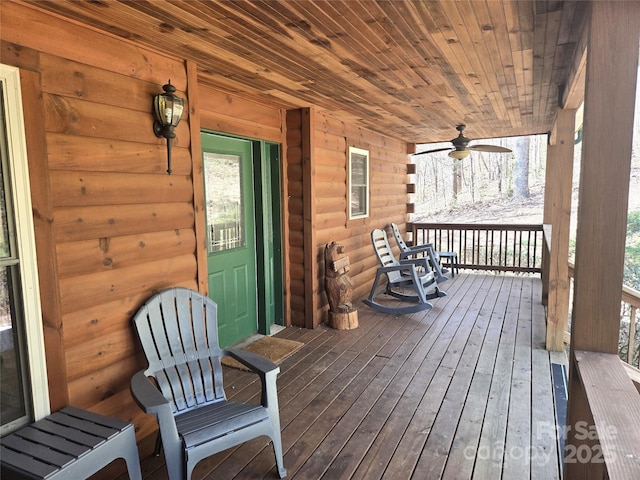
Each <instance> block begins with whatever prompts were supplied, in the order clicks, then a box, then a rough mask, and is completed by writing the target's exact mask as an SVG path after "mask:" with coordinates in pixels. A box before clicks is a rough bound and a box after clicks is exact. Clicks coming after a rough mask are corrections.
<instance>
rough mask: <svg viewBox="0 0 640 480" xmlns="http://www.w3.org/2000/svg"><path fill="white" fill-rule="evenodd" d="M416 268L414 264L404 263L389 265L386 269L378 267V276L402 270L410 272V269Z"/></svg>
mask: <svg viewBox="0 0 640 480" xmlns="http://www.w3.org/2000/svg"><path fill="white" fill-rule="evenodd" d="M412 267H413V268H415V265H414V264H413V262H409V263H407V264H404V263H399V264H397V265H387V266H386V267H378V270H377V272H378V275H379V274H381V273H388V272H397V271H400V270H408V269H410V268H412Z"/></svg>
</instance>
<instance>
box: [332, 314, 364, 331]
mask: <svg viewBox="0 0 640 480" xmlns="http://www.w3.org/2000/svg"><path fill="white" fill-rule="evenodd" d="M329 326H330V327H331V328H335V329H336V330H352V329H354V328H358V311H357V310H353V311H351V312H346V313H333V312H329Z"/></svg>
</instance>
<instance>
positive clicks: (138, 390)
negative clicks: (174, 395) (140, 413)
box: [131, 370, 171, 416]
mask: <svg viewBox="0 0 640 480" xmlns="http://www.w3.org/2000/svg"><path fill="white" fill-rule="evenodd" d="M131 394H132V395H133V398H134V399H135V401H136V403H137V404H138V405H139V406H140V408H142V410H144V412H145V413H154V414H156V416H159V415H160V414H164V413H166V412H163V410H165V409H167V410H168V413H169V414H171V405H170V404H169V401H168V400H167V399H166V398H164V395H162V392H160V390H158V388H157V387H156V386H155V385H154V384H153V383H151V381H150V380H149V379H148V378H147V375H146V374H145V371H144V370H141V371H139V372H137V373H136V374H135V375H134V376H133V377H132V378H131Z"/></svg>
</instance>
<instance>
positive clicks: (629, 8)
mask: <svg viewBox="0 0 640 480" xmlns="http://www.w3.org/2000/svg"><path fill="white" fill-rule="evenodd" d="M638 18H640V3H639V2H592V3H591V18H590V24H591V25H590V33H589V38H588V43H587V66H586V86H585V103H584V137H583V146H582V163H581V170H580V202H579V206H578V230H577V236H576V267H575V284H574V300H573V316H572V324H571V355H570V357H571V358H570V364H569V368H570V371H569V403H568V411H567V426H568V427H569V428H568V435H567V449H566V450H565V452H566V453H568V452H571V451H573V452H574V453H576V452H578V451H581V449H580V448H579V447H581V446H582V445H586V447H587V449H588V451H590V452H591V451H592V450H590V447H592V442H590V441H589V440H587V439H583V438H584V429H577V428H576V427H577V426H580V425H582V426H585V425H592V420H591V418H590V417H591V415H590V411H589V406H588V402H587V401H586V398H585V393H584V389H583V388H582V385H581V384H580V378H579V375H578V372H577V367H576V363H575V351H576V350H587V351H596V352H608V353H617V350H618V335H619V327H620V298H621V294H622V278H623V261H624V246H625V236H626V226H627V203H628V195H629V175H630V165H631V145H632V137H633V116H634V107H635V105H634V103H635V102H634V99H635V92H636V76H637V73H638V43H639V42H638V41H639V31H640V22H638ZM602 374H603V375H606V372H602ZM582 422H586V423H584V424H582ZM583 450H584V449H583ZM593 452H594V454H593V455H590V456H589V457H588V458H586V459H584V460H580V459H581V457H580V456H577V457H576V456H574V457H573V460H574V462H573V463H569V462H567V463H565V478H566V479H568V480H573V479H595V478H597V479H602V478H604V466H603V464H602V463H596V462H597V461H598V458H599V457H598V456H597V452H596V451H593ZM600 458H601V457H600ZM565 461H567V457H566V458H565Z"/></svg>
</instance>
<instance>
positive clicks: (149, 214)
mask: <svg viewBox="0 0 640 480" xmlns="http://www.w3.org/2000/svg"><path fill="white" fill-rule="evenodd" d="M2 13H3V15H2V19H1V27H2V28H0V55H1V57H2V59H1V61H2V63H4V64H8V65H12V66H16V67H18V68H20V69H21V79H22V82H23V103H24V115H25V123H26V132H27V151H28V156H29V167H30V171H31V184H32V197H33V198H32V202H33V206H34V221H35V228H36V247H37V254H38V265H39V274H40V283H41V297H42V305H43V315H44V319H43V321H44V328H45V344H46V345H45V346H46V355H47V368H48V375H49V382H50V394H51V408H52V410H57V409H59V408H61V407H62V406H65V405H67V404H73V405H76V406H79V407H83V408H88V409H90V410H93V411H96V412H99V413H103V414H106V415H112V416H115V417H118V418H122V419H124V420H131V421H133V422H134V423H135V424H136V429H137V432H138V438H143V437H146V436H148V435H149V434H150V433H151V432H152V431H154V430H155V428H156V426H155V421H154V420H153V418H152V417H150V416H145V415H143V414H142V413H141V411H140V410H139V409H138V407H137V406H136V405H135V403H134V401H133V399H132V398H131V396H130V393H129V380H130V378H131V376H132V375H133V373H134V372H135V371H137V370H138V369H140V368H142V367H143V366H144V364H145V362H144V360H143V358H142V356H141V353H140V350H139V349H138V347H137V344H136V340H135V338H134V333H133V330H132V328H131V325H130V320H131V317H132V316H133V314H134V313H135V311H136V310H137V309H138V307H139V306H140V305H141V303H142V302H143V301H144V300H146V299H147V298H148V297H149V296H150V295H151V294H152V293H153V292H154V291H156V290H159V289H162V288H165V287H167V286H174V285H181V286H186V287H190V288H194V289H200V290H203V289H206V280H203V267H202V258H203V256H204V253H203V252H204V248H205V239H204V233H203V230H204V229H203V228H201V227H203V225H204V223H203V220H202V217H201V216H202V215H203V208H202V207H203V195H202V181H201V179H202V173H201V168H200V145H199V133H200V129H205V130H211V131H216V132H223V133H228V134H233V135H238V136H244V137H250V138H255V139H261V140H267V141H272V142H277V143H281V144H282V146H283V148H282V157H283V160H282V174H283V179H284V181H283V186H282V187H283V199H282V200H283V218H284V220H285V224H284V225H285V226H284V232H283V235H284V237H283V238H284V239H285V242H283V243H284V245H283V247H284V252H283V257H284V262H285V265H284V268H283V271H284V275H285V307H286V308H285V312H286V315H287V318H286V319H285V321H286V323H287V324H293V325H299V326H307V327H315V326H317V325H319V324H320V323H321V322H323V321H324V320H325V318H326V312H327V299H326V295H325V293H324V259H323V249H324V245H325V244H326V243H328V242H331V241H337V242H340V243H342V244H343V245H344V246H345V247H346V251H347V254H348V255H349V257H350V260H351V271H350V274H351V277H352V280H353V283H354V286H355V289H354V298H355V299H360V298H362V297H364V296H366V294H367V293H368V291H369V288H370V287H371V284H372V282H373V278H374V275H375V268H376V266H377V265H376V260H375V257H374V255H373V251H372V248H371V242H370V237H369V234H370V232H371V230H372V229H374V228H378V227H384V226H385V225H387V224H388V223H390V222H396V223H398V224H400V225H401V227H403V226H404V223H405V222H406V220H407V214H406V207H405V205H406V202H407V193H406V187H405V184H406V183H407V173H406V172H407V167H406V164H407V162H408V158H407V149H406V148H407V147H406V145H405V144H403V143H401V142H399V141H396V140H393V139H391V138H388V137H384V136H382V135H378V134H374V133H372V132H370V131H367V130H365V129H362V128H360V127H358V126H356V125H349V124H345V123H344V122H342V121H340V120H338V119H336V118H333V117H331V115H330V114H329V113H325V112H322V113H320V112H316V111H314V110H313V109H300V110H290V111H287V112H284V111H283V110H279V109H277V108H273V107H266V106H263V105H258V104H256V103H254V102H248V101H246V100H243V99H241V98H239V97H236V96H233V95H228V94H223V93H221V92H218V91H215V90H213V89H211V88H208V87H204V86H202V85H198V84H197V66H196V65H194V64H191V63H186V64H185V62H183V61H181V60H180V59H172V58H167V57H166V56H164V55H161V54H159V53H158V52H153V51H149V50H147V49H143V48H141V47H139V46H136V45H135V44H134V43H132V42H130V41H126V40H122V39H120V38H118V37H115V36H109V35H104V34H100V33H97V32H96V31H94V30H91V29H88V28H85V27H82V26H80V25H77V24H74V23H71V22H69V21H68V20H63V19H61V18H58V17H56V16H54V15H51V14H47V13H44V12H43V11H41V10H40V9H39V8H38V7H37V4H24V3H13V2H4V3H3V7H2ZM167 79H171V82H172V84H174V85H175V86H176V87H177V89H178V93H179V94H180V95H181V96H183V97H184V98H186V99H187V101H188V105H187V109H186V112H185V116H184V119H183V121H182V122H181V123H180V126H179V127H178V128H177V130H176V134H177V138H176V139H175V141H174V148H173V171H174V172H173V174H172V175H171V176H169V175H167V174H166V168H167V165H166V145H165V141H164V139H158V138H156V137H155V135H154V134H153V131H152V128H151V127H152V121H153V119H152V114H151V98H152V96H153V95H155V94H157V93H159V92H160V91H161V86H162V85H163V84H164V83H166V81H167ZM349 145H353V146H355V147H358V148H365V149H368V150H369V151H370V155H371V157H370V195H371V197H370V210H371V214H370V216H369V218H367V219H363V220H358V221H351V222H349V221H347V212H346V208H347V195H346V188H347V187H346V185H347V150H348V148H347V147H348V146H349ZM305 162H306V163H305ZM193 165H195V168H194V167H193ZM306 187H310V188H309V189H307V188H306ZM314 192H315V193H314ZM310 239H311V240H312V241H313V243H311V244H309V241H310ZM305 245H306V247H307V248H306V249H305ZM205 275H206V272H205ZM358 308H366V307H363V306H361V305H358Z"/></svg>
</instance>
